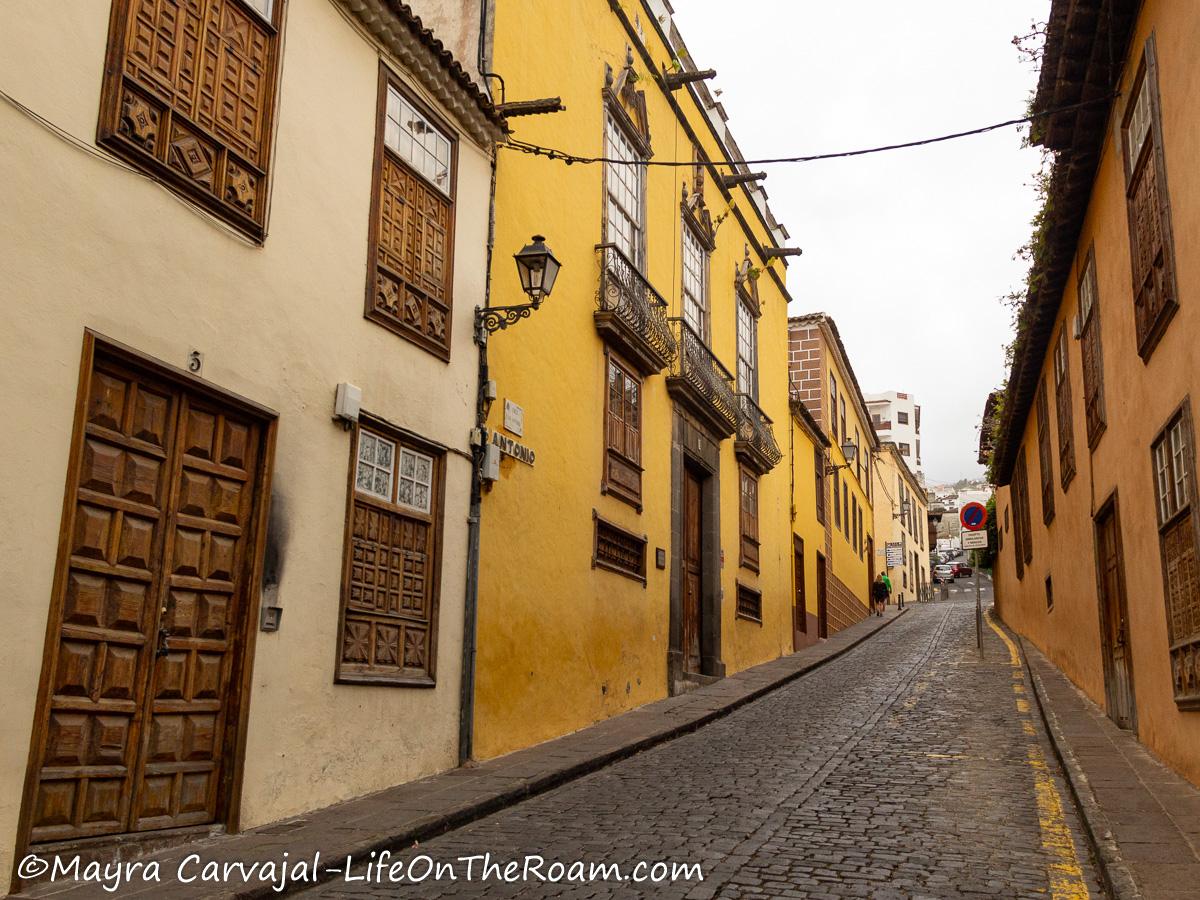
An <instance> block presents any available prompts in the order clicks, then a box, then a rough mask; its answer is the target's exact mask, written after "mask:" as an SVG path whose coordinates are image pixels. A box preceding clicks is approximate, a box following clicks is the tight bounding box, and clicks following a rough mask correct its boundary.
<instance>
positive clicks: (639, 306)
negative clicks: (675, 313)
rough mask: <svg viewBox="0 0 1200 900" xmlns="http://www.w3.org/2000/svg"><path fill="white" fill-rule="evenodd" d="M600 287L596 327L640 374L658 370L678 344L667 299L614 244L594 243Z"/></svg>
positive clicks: (667, 360)
mask: <svg viewBox="0 0 1200 900" xmlns="http://www.w3.org/2000/svg"><path fill="white" fill-rule="evenodd" d="M596 249H597V250H598V251H599V252H600V290H599V292H598V293H597V295H596V313H595V320H596V330H597V331H598V332H600V336H601V337H602V338H603V339H604V340H605V341H607V342H608V343H609V344H611V345H612V346H613V347H614V348H615V349H616V350H617V352H619V353H620V354H621V355H622V356H623V357H624V358H625V359H627V360H628V361H629V362H630V364H632V365H633V366H635V367H636V368H637V369H638V371H640V372H641V374H643V375H653V374H655V373H657V372H661V371H662V370H663V369H664V368H665V367H666V366H668V365H670V363H671V361H672V360H673V359H674V358H675V352H676V349H677V345H676V342H675V337H674V335H672V334H671V328H670V326H669V325H668V324H667V301H665V300H664V299H663V298H662V297H661V296H660V295H659V293H658V291H656V290H654V288H652V287H651V286H650V283H649V282H648V281H646V279H645V278H644V277H643V276H642V273H641V272H639V271H638V270H637V267H636V266H635V265H634V264H633V263H631V262H630V261H629V259H628V257H626V256H625V254H624V253H622V252H621V251H620V250H619V249H618V248H617V246H616V244H597V245H596Z"/></svg>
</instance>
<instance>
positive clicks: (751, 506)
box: [738, 466, 759, 572]
mask: <svg viewBox="0 0 1200 900" xmlns="http://www.w3.org/2000/svg"><path fill="white" fill-rule="evenodd" d="M738 471H739V474H740V479H741V491H740V493H741V541H742V547H741V556H740V564H741V565H743V566H745V567H746V568H747V569H752V570H754V571H755V572H757V571H758V556H759V554H758V547H759V543H758V476H756V475H755V474H754V473H753V472H751V471H750V470H749V469H747V468H746V467H745V466H740V467H739V468H738Z"/></svg>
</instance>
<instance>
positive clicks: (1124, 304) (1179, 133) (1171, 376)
mask: <svg viewBox="0 0 1200 900" xmlns="http://www.w3.org/2000/svg"><path fill="white" fill-rule="evenodd" d="M1151 34H1153V35H1154V40H1155V44H1156V54H1157V59H1158V84H1159V92H1160V97H1161V107H1162V133H1163V148H1164V153H1165V159H1166V173H1167V192H1168V196H1169V197H1170V206H1171V225H1172V229H1173V233H1174V246H1175V255H1176V280H1177V285H1178V297H1179V309H1178V311H1177V313H1176V315H1175V317H1174V319H1173V320H1172V321H1171V323H1170V324H1169V325H1168V326H1167V330H1166V333H1165V335H1164V337H1163V338H1162V341H1161V342H1160V343H1159V345H1158V346H1157V348H1156V349H1155V350H1154V352H1153V354H1152V355H1151V356H1150V358H1149V360H1148V361H1147V362H1146V363H1143V362H1142V360H1141V358H1140V357H1139V356H1138V353H1137V340H1136V333H1135V323H1134V307H1133V289H1132V275H1131V269H1130V244H1129V230H1128V225H1127V218H1126V200H1125V173H1124V164H1123V160H1122V156H1121V146H1120V144H1119V143H1118V142H1117V141H1116V140H1115V139H1114V137H1115V135H1116V134H1118V133H1119V132H1118V129H1117V125H1118V124H1119V123H1120V121H1121V118H1122V117H1123V115H1124V112H1125V104H1126V102H1127V101H1128V99H1129V96H1130V89H1131V87H1132V82H1133V80H1134V77H1135V75H1136V73H1137V67H1138V65H1139V63H1140V61H1141V59H1142V54H1143V51H1144V48H1145V45H1146V41H1147V39H1148V38H1149V37H1150V35H1151ZM1197 34H1200V8H1197V7H1196V6H1194V5H1192V4H1188V3H1177V2H1172V0H1148V2H1147V3H1146V4H1145V6H1144V8H1143V10H1142V14H1141V17H1140V19H1139V22H1138V25H1137V29H1136V33H1135V35H1134V38H1133V42H1132V44H1131V47H1130V53H1129V62H1128V64H1127V67H1126V71H1125V72H1124V74H1123V77H1122V83H1121V90H1122V96H1121V98H1120V99H1118V101H1117V103H1116V109H1115V111H1114V121H1112V122H1110V123H1109V128H1108V138H1107V140H1106V143H1105V146H1104V149H1103V155H1102V158H1101V161H1100V166H1099V170H1098V173H1097V177H1096V182H1095V184H1094V186H1093V193H1092V197H1091V202H1090V206H1089V209H1088V212H1087V217H1086V220H1085V223H1084V227H1083V231H1082V233H1081V235H1080V240H1079V244H1078V246H1077V248H1076V259H1075V263H1074V266H1073V269H1072V272H1071V275H1070V277H1069V279H1068V282H1067V288H1066V290H1065V291H1064V295H1063V298H1062V299H1063V302H1062V307H1061V309H1060V310H1059V316H1058V323H1057V325H1056V330H1055V332H1054V334H1055V336H1057V334H1058V329H1060V328H1061V327H1063V325H1064V323H1065V324H1066V327H1067V329H1068V335H1070V334H1071V321H1072V319H1073V317H1074V315H1075V312H1076V310H1077V309H1078V297H1077V296H1076V284H1077V280H1078V275H1079V269H1080V267H1081V266H1082V265H1083V264H1084V262H1085V261H1086V256H1087V252H1088V248H1089V247H1093V246H1094V249H1095V258H1096V275H1097V284H1098V288H1099V291H1098V301H1097V302H1098V308H1099V311H1100V327H1101V340H1102V345H1103V367H1104V392H1105V397H1106V411H1107V422H1108V427H1107V430H1106V431H1105V433H1104V434H1103V435H1102V436H1101V437H1100V439H1099V441H1098V443H1097V444H1096V447H1095V448H1094V452H1091V453H1089V450H1088V446H1087V435H1086V426H1085V420H1084V407H1083V381H1082V377H1083V376H1082V362H1081V356H1080V344H1079V342H1078V341H1076V340H1069V341H1068V359H1069V370H1070V378H1071V387H1072V400H1073V429H1074V431H1073V433H1074V438H1075V446H1076V454H1075V456H1076V468H1077V472H1078V474H1077V475H1076V476H1075V479H1074V480H1073V481H1072V482H1071V483H1070V485H1069V487H1068V490H1067V492H1066V493H1065V494H1064V492H1063V490H1062V487H1061V484H1060V481H1059V471H1058V441H1057V422H1056V418H1055V413H1054V411H1053V402H1051V418H1052V421H1053V422H1054V424H1053V425H1052V428H1051V433H1052V436H1053V438H1052V446H1053V453H1052V457H1053V459H1054V485H1055V507H1056V515H1055V518H1054V519H1053V521H1052V522H1051V523H1050V524H1049V526H1047V525H1045V524H1043V522H1042V504H1041V490H1040V485H1041V478H1040V467H1039V462H1038V447H1037V416H1036V412H1031V414H1030V416H1029V418H1028V420H1027V421H1026V422H1025V426H1024V438H1023V445H1022V450H1023V452H1024V453H1025V454H1026V465H1027V467H1028V473H1029V496H1030V507H1031V515H1030V519H1031V521H1030V525H1031V527H1032V534H1033V545H1034V550H1033V562H1032V564H1031V565H1030V566H1029V567H1027V569H1026V572H1025V576H1024V578H1023V579H1020V580H1018V579H1017V577H1016V570H1015V563H1014V557H1013V552H1014V549H1015V546H1014V540H1013V538H1014V534H1013V530H1012V511H1011V508H1010V507H1011V492H1010V489H1009V487H1002V488H1000V489H999V491H998V492H997V510H998V515H999V517H1000V525H1001V528H1002V529H1004V534H1003V538H1002V541H1003V549H1002V551H1001V553H1000V558H999V562H998V564H997V570H996V588H997V597H998V601H997V604H998V607H999V609H1000V611H1001V614H1002V616H1003V618H1004V619H1005V621H1006V622H1008V623H1009V624H1010V625H1012V626H1013V627H1014V628H1016V629H1017V630H1018V631H1020V632H1021V633H1022V634H1024V635H1026V636H1027V637H1028V638H1029V639H1030V640H1031V641H1033V643H1035V644H1036V645H1037V646H1038V647H1039V648H1041V649H1042V650H1043V651H1044V652H1045V653H1047V655H1049V656H1050V658H1051V659H1053V660H1054V662H1056V663H1057V664H1058V665H1059V666H1060V667H1061V668H1062V669H1063V671H1064V672H1065V673H1066V674H1067V675H1068V676H1069V677H1070V678H1071V680H1072V681H1074V682H1075V683H1076V684H1077V685H1079V686H1080V687H1081V688H1082V689H1083V690H1084V691H1086V692H1087V693H1088V695H1089V696H1091V697H1092V699H1094V700H1095V701H1096V702H1097V703H1099V704H1101V705H1104V704H1105V692H1104V672H1103V661H1102V655H1101V643H1100V619H1099V609H1098V602H1097V574H1096V562H1095V550H1094V544H1093V522H1092V517H1093V515H1094V514H1095V513H1096V511H1097V510H1099V509H1100V508H1101V507H1102V506H1103V505H1104V504H1105V503H1106V502H1107V500H1108V498H1109V497H1110V496H1112V494H1113V492H1114V491H1116V492H1117V496H1118V498H1119V517H1120V527H1121V538H1122V541H1123V546H1124V553H1123V559H1124V566H1125V580H1126V590H1127V594H1128V604H1129V627H1130V643H1131V651H1132V658H1133V680H1134V691H1135V699H1136V710H1137V727H1138V736H1139V737H1140V738H1141V740H1142V741H1143V742H1145V743H1146V744H1147V745H1148V746H1149V747H1150V748H1151V749H1153V750H1154V751H1155V752H1156V753H1158V754H1159V755H1160V756H1161V757H1162V758H1163V759H1164V760H1165V761H1166V762H1167V763H1168V764H1170V765H1171V766H1173V767H1174V768H1175V769H1177V770H1178V771H1180V772H1181V773H1182V774H1183V775H1185V776H1186V777H1187V778H1189V779H1191V780H1192V781H1193V782H1196V783H1198V784H1200V712H1181V711H1180V710H1178V709H1177V707H1176V705H1175V702H1174V699H1173V693H1172V684H1171V672H1170V662H1169V655H1168V637H1167V622H1166V606H1165V600H1164V591H1163V575H1162V568H1161V556H1160V552H1159V538H1158V527H1157V522H1156V518H1155V508H1154V485H1153V480H1152V467H1151V458H1150V446H1151V444H1152V442H1153V441H1154V439H1155V437H1156V436H1157V435H1158V433H1159V432H1160V430H1161V429H1162V427H1163V426H1164V425H1165V424H1166V422H1167V421H1168V419H1169V418H1170V417H1171V416H1172V415H1173V413H1174V412H1175V410H1176V409H1177V408H1178V407H1179V405H1180V404H1181V403H1182V402H1183V401H1184V400H1185V399H1186V398H1188V397H1190V398H1191V401H1192V403H1193V405H1195V404H1197V403H1200V366H1197V365H1196V363H1195V346H1196V340H1197V336H1198V335H1200V258H1198V257H1197V255H1196V254H1195V253H1194V248H1195V247H1197V246H1198V245H1200V131H1198V130H1197V128H1196V125H1195V121H1196V120H1195V116H1196V112H1195V109H1196V107H1195V97H1196V96H1197V92H1200V58H1198V57H1197V55H1196V52H1195V46H1196V37H1197ZM1042 374H1043V377H1045V378H1047V379H1048V384H1049V385H1052V384H1053V374H1052V361H1051V358H1050V355H1049V353H1048V354H1047V357H1046V359H1045V360H1044V362H1043V369H1042ZM1050 396H1051V398H1053V392H1052V391H1051V394H1050ZM1192 440H1193V442H1196V440H1197V439H1196V436H1195V435H1193V437H1192ZM1193 490H1194V488H1193ZM1006 519H1007V520H1008V527H1007V528H1004V523H1005V520H1006ZM1047 575H1051V576H1052V577H1053V585H1054V608H1053V609H1052V610H1049V611H1048V610H1047V608H1046V598H1045V579H1046V576H1047Z"/></svg>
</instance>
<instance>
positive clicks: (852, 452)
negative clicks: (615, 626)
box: [825, 441, 858, 475]
mask: <svg viewBox="0 0 1200 900" xmlns="http://www.w3.org/2000/svg"><path fill="white" fill-rule="evenodd" d="M857 455H858V447H856V446H855V445H854V444H853V443H851V442H850V441H846V443H844V444H842V458H843V459H845V460H846V461H845V462H844V463H843V464H842V465H840V466H826V467H825V474H826V475H832V474H833V473H834V472H836V471H837V470H838V469H848V468H850V467H851V466H852V465H854V457H855V456H857Z"/></svg>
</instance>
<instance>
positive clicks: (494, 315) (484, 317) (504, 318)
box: [475, 303, 541, 341]
mask: <svg viewBox="0 0 1200 900" xmlns="http://www.w3.org/2000/svg"><path fill="white" fill-rule="evenodd" d="M539 306H541V303H519V304H517V305H516V306H488V307H482V306H477V307H475V339H476V340H477V341H486V340H487V335H489V334H495V333H496V332H497V331H503V330H504V329H505V328H507V327H508V326H509V325H516V324H517V323H518V322H519V321H521V320H522V319H528V318H529V314H530V313H531V312H533V311H534V310H535V309H537V308H538V307H539Z"/></svg>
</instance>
